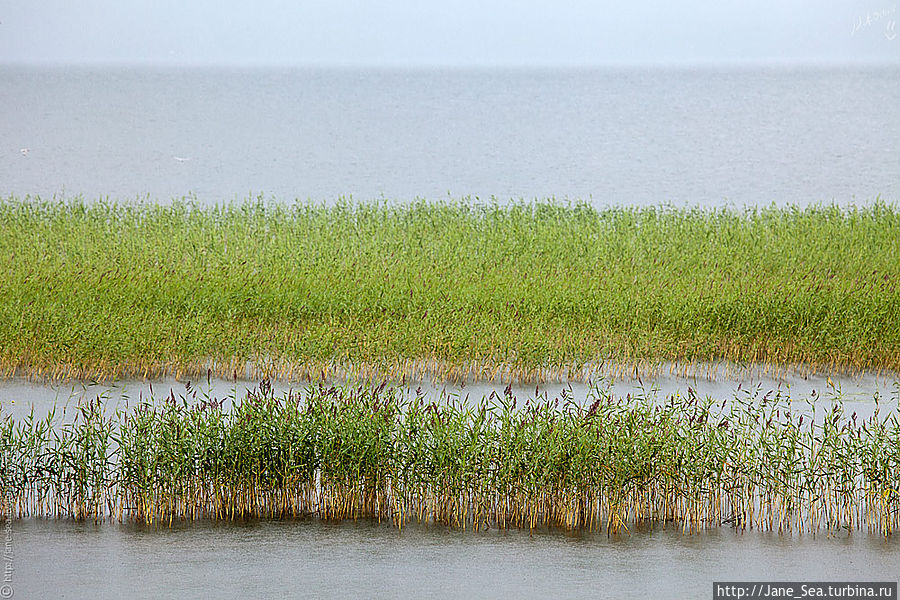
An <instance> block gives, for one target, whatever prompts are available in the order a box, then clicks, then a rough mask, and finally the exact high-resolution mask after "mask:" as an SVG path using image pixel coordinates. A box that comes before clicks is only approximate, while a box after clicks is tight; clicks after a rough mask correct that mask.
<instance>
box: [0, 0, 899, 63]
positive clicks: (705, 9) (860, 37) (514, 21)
mask: <svg viewBox="0 0 900 600" xmlns="http://www.w3.org/2000/svg"><path fill="white" fill-rule="evenodd" d="M898 1H900V0H871V1H861V0H746V1H735V0H708V1H707V0H680V1H678V2H671V1H669V2H648V1H646V0H626V1H622V0H616V1H614V2H598V1H594V2H591V1H574V0H556V1H541V2H539V1H535V0H518V1H515V2H511V1H509V2H500V1H497V0H459V1H441V2H437V1H428V0H396V1H385V0H290V1H279V0H259V1H256V2H234V1H231V0H212V1H210V0H195V1H190V0H188V1H184V0H179V1H174V0H158V1H141V2H132V1H126V2H123V1H122V0H115V1H110V0H78V1H77V2H73V1H72V0H0V62H5V63H69V64H73V63H74V64H105V63H126V64H151V65H199V66H205V65H222V66H229V65H232V66H265V65H268V66H285V65H300V66H312V65H315V66H388V67H395V66H399V67H403V66H412V67H416V66H488V67H489V66H589V65H608V64H706V63H760V62H763V63H766V62H779V63H894V64H897V63H900V27H897V26H896V25H895V21H896V20H898V18H900V13H898V11H897V4H898Z"/></svg>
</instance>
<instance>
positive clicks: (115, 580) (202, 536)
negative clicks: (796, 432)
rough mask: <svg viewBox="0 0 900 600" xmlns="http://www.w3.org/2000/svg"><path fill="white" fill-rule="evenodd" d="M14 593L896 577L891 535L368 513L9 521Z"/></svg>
mask: <svg viewBox="0 0 900 600" xmlns="http://www.w3.org/2000/svg"><path fill="white" fill-rule="evenodd" d="M11 540H12V548H13V551H14V554H15V556H14V559H13V560H14V563H13V566H14V569H15V572H14V576H13V581H12V586H13V589H14V591H15V598H22V599H25V598H96V599H105V598H110V599H118V598H154V599H160V598H541V599H545V598H641V599H644V598H666V599H668V598H711V597H712V582H713V581H722V580H731V581H736V580H751V581H752V580H782V581H784V580H793V581H797V580H820V581H822V580H824V581H835V580H844V581H865V580H879V581H896V580H897V579H898V577H900V561H898V560H897V556H898V554H900V538H897V537H896V536H895V537H894V538H883V537H880V536H876V535H867V534H865V533H861V532H853V533H852V534H847V533H842V534H838V535H836V536H828V535H819V536H810V535H804V536H800V535H795V536H780V535H777V534H770V533H760V532H747V533H744V534H741V533H739V532H735V531H733V530H731V529H728V528H721V529H716V530H712V531H708V532H705V533H701V534H695V535H683V534H682V533H681V532H680V531H678V530H675V529H671V528H670V529H660V528H657V529H655V530H653V531H652V532H651V531H649V530H642V531H632V532H630V533H628V534H624V535H619V536H616V537H611V538H607V537H606V535H603V534H591V533H584V532H582V533H567V532H564V531H559V530H555V531H537V532H535V533H533V534H529V532H527V531H518V530H516V531H503V532H498V531H496V530H491V531H487V532H477V533H476V532H472V531H459V530H447V529H446V528H443V527H433V526H430V527H426V526H408V527H404V528H403V530H402V531H398V530H397V529H396V528H394V527H392V526H391V525H389V524H379V523H375V522H371V521H365V522H342V523H328V522H321V521H316V520H295V521H257V522H251V523H243V524H241V523H212V522H196V523H175V524H174V525H173V526H172V527H171V528H170V527H166V526H163V527H160V528H154V527H147V526H139V525H120V524H109V523H106V524H100V525H95V524H93V523H76V522H72V521H42V520H23V521H15V522H14V523H13V528H12V536H11Z"/></svg>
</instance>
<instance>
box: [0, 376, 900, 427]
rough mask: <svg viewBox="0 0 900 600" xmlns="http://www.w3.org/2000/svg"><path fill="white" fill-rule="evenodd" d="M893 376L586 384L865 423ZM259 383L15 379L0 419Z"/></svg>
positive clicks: (473, 385) (470, 393)
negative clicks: (752, 403)
mask: <svg viewBox="0 0 900 600" xmlns="http://www.w3.org/2000/svg"><path fill="white" fill-rule="evenodd" d="M897 379H898V376H894V377H883V376H875V375H870V374H863V375H859V376H855V377H837V376H835V377H834V378H829V377H828V376H826V375H816V376H806V377H800V376H789V377H780V378H774V377H766V376H758V377H755V378H748V379H746V380H743V381H737V380H734V379H726V378H713V377H680V376H674V375H673V376H660V377H657V378H655V379H652V380H647V381H643V380H639V379H620V380H615V381H599V382H595V383H594V384H592V385H593V386H597V387H600V388H601V389H606V388H607V387H608V388H609V389H610V391H612V393H613V394H615V395H616V396H617V397H625V396H626V395H627V394H631V395H632V396H636V395H637V396H641V397H644V396H646V397H651V398H656V399H657V400H660V401H661V400H664V399H665V398H667V397H669V396H671V395H673V394H682V395H685V394H687V393H688V391H689V389H690V390H693V391H694V392H695V393H696V394H697V396H699V397H701V398H704V397H707V396H709V397H711V398H713V399H715V400H717V401H722V400H726V401H731V400H733V399H734V398H735V397H738V396H740V397H746V396H747V394H753V393H758V394H759V395H764V394H766V393H773V394H774V393H780V394H781V395H782V397H783V398H790V399H791V408H792V410H795V411H797V412H798V413H800V414H802V413H804V412H806V410H807V409H808V407H809V402H808V401H809V400H810V399H813V398H815V399H816V403H817V405H818V406H820V407H822V408H825V407H829V406H831V404H832V402H833V401H834V399H835V398H837V397H838V396H839V397H840V398H841V400H842V401H843V405H844V409H845V412H846V414H847V415H850V414H852V413H853V412H856V413H858V416H859V417H861V418H865V417H868V416H870V415H871V414H872V412H873V410H874V409H875V407H876V404H875V397H876V395H877V396H878V397H879V399H880V400H881V401H882V402H887V403H889V405H888V406H889V407H894V406H896V404H897V402H898V398H900V381H898V380H897ZM258 383H259V382H256V381H249V380H240V379H239V380H236V381H229V380H224V379H210V380H207V379H202V380H200V381H197V380H192V381H188V380H182V381H179V380H176V379H174V378H169V379H163V380H159V381H153V382H148V381H137V380H125V381H117V382H108V383H92V382H60V383H37V382H32V381H28V380H25V379H22V378H17V379H8V380H0V407H2V411H3V414H5V415H11V416H12V417H13V418H14V419H20V418H22V417H23V416H26V415H28V414H29V412H31V411H32V410H33V411H34V415H35V416H36V417H43V416H45V415H46V414H47V413H48V411H49V410H51V409H52V408H53V407H54V406H56V407H60V408H61V407H67V406H72V407H74V406H77V405H78V403H79V401H82V400H91V399H93V398H96V397H98V396H102V397H103V398H104V405H105V406H106V407H107V409H109V410H115V409H116V408H122V409H124V408H127V407H128V406H134V405H135V404H137V403H138V401H139V400H141V399H144V400H146V399H155V400H161V399H164V398H168V397H170V395H172V394H174V395H175V397H176V398H181V397H182V396H184V397H186V398H187V399H188V400H189V401H191V400H192V399H196V400H202V399H203V398H204V397H210V398H217V399H225V398H230V399H234V398H241V397H243V396H244V395H246V393H247V392H248V391H249V390H252V389H254V388H255V387H256V386H257V385H258ZM345 383H346V382H342V381H329V382H327V384H328V385H331V384H335V385H342V384H345ZM309 385H311V384H310V383H302V382H300V383H298V382H293V383H291V382H283V381H281V382H279V381H276V382H273V383H272V388H273V391H274V394H275V396H276V397H281V396H283V395H284V394H285V393H287V392H290V391H291V390H293V391H299V390H303V389H304V388H306V387H308V386H309ZM592 385H591V384H583V383H573V384H559V383H555V384H550V383H548V384H542V385H539V386H535V385H534V384H530V385H512V386H511V389H512V392H513V393H514V394H515V396H516V397H517V398H519V399H520V401H525V400H526V399H529V398H530V399H534V398H535V397H537V396H540V397H546V398H547V399H550V400H552V399H554V398H558V397H561V396H562V395H563V394H564V393H565V394H566V395H567V396H568V397H569V398H571V399H572V400H573V401H575V402H578V403H581V404H584V403H586V402H587V401H588V400H587V399H588V397H589V396H590V395H591V393H592V389H593V388H592ZM505 387H506V386H505V384H501V383H491V382H470V383H467V384H464V385H461V386H456V385H450V384H446V385H445V384H440V383H436V382H427V381H420V382H414V383H411V384H409V385H406V386H403V388H402V389H404V390H405V392H406V393H407V394H409V395H415V392H416V390H417V389H421V390H422V391H423V392H424V393H425V394H426V396H427V397H429V398H431V399H436V400H437V399H441V398H445V399H446V398H452V397H456V398H459V399H462V400H465V399H468V401H470V402H478V401H479V400H481V399H482V398H485V397H488V396H490V395H491V393H492V392H493V393H497V394H499V395H502V394H503V390H504V388H505Z"/></svg>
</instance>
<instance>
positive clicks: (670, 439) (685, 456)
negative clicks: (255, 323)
mask: <svg viewBox="0 0 900 600" xmlns="http://www.w3.org/2000/svg"><path fill="white" fill-rule="evenodd" d="M898 410H900V409H898V408H893V409H891V410H889V411H888V412H887V413H882V412H881V411H880V410H876V411H875V413H874V414H873V415H872V416H871V417H870V418H867V419H865V420H861V419H857V417H856V415H855V414H854V415H851V416H849V417H848V416H846V415H845V414H844V413H843V405H842V403H841V401H840V398H836V399H835V401H834V403H833V405H832V406H831V407H830V408H828V410H827V411H826V414H824V415H822V414H819V415H810V414H809V413H808V412H807V413H806V414H803V415H801V414H799V413H798V412H797V411H796V410H792V408H791V403H790V402H788V401H787V400H786V399H785V398H782V397H780V396H778V395H777V394H776V395H771V394H767V395H762V394H760V393H759V392H758V391H757V392H755V393H753V394H747V395H742V396H738V397H736V398H734V399H733V400H732V401H730V402H724V401H723V402H716V403H713V401H712V400H711V399H700V398H697V397H696V396H695V395H694V394H693V393H689V394H688V396H687V397H682V396H680V395H676V396H672V397H669V398H667V399H664V400H662V401H659V400H657V399H656V398H655V397H653V396H650V397H643V396H639V397H626V398H616V397H614V396H612V395H611V394H610V393H608V392H606V391H603V390H600V389H596V390H595V391H594V392H593V397H592V398H590V399H589V403H588V404H586V405H580V404H576V403H574V402H571V401H570V400H569V399H568V398H567V397H566V396H565V395H564V396H563V397H562V398H560V399H557V400H554V401H550V400H547V398H546V397H537V398H534V399H529V400H527V401H525V402H524V403H521V404H520V403H519V400H518V399H517V398H515V397H514V396H513V395H512V393H511V392H510V391H509V390H508V389H507V392H506V393H505V394H504V395H503V396H499V395H496V394H492V396H491V397H489V398H485V399H482V400H481V401H480V402H477V403H471V404H470V403H467V402H462V401H459V400H454V399H452V398H451V399H450V400H449V401H447V402H433V401H429V400H427V399H426V398H424V397H423V396H421V395H416V396H413V397H410V396H407V395H403V394H402V393H401V392H400V391H399V390H398V389H396V388H391V387H386V386H385V385H381V386H378V387H371V386H359V387H343V388H341V387H325V386H321V385H320V386H319V387H311V388H309V389H308V390H306V392H305V393H302V394H288V395H285V396H283V397H280V398H279V397H275V395H274V394H273V393H272V392H271V388H270V387H269V386H266V385H263V386H262V387H261V388H260V389H258V390H256V391H255V392H252V393H249V394H248V395H247V396H246V397H244V398H242V399H240V400H236V401H233V402H220V401H218V400H215V399H210V398H204V399H201V400H196V396H195V399H194V400H189V399H186V398H183V397H182V398H176V397H175V396H174V395H172V396H170V397H169V398H166V399H165V400H163V401H142V402H140V403H139V404H138V405H137V406H135V407H132V408H130V409H127V410H120V411H118V412H116V413H110V412H108V411H107V412H104V409H103V405H102V403H101V402H100V401H99V400H94V401H91V402H87V403H85V404H82V405H80V406H79V407H78V409H77V415H76V417H75V418H74V419H62V418H60V417H59V415H56V414H51V415H49V416H48V417H47V418H46V419H34V418H32V417H29V418H25V419H22V420H19V421H14V420H13V419H12V418H11V417H9V416H6V417H4V418H3V420H2V422H0V450H2V453H0V460H2V462H0V483H2V497H3V498H4V499H9V500H11V503H12V504H11V506H4V512H5V513H6V514H14V515H36V516H48V517H74V518H77V519H90V518H93V519H105V518H113V519H119V520H125V519H134V520H138V521H143V522H148V523H171V521H172V520H173V519H197V518H214V519H243V518H252V517H289V516H296V515H316V516H318V517H320V518H323V519H357V518H377V519H384V520H392V521H393V522H394V523H396V524H397V526H400V527H402V526H403V524H404V523H409V522H411V521H419V522H425V523H439V524H444V525H448V526H453V527H463V528H466V527H472V528H475V529H482V528H488V527H500V528H513V527H518V528H536V527H547V526H553V527H565V528H578V529H590V530H596V531H606V532H609V533H614V532H621V531H625V530H628V529H630V528H631V527H633V526H634V524H635V523H637V524H650V525H651V526H653V525H654V524H674V525H675V526H677V527H680V528H682V529H683V530H684V531H685V532H693V531H697V530H700V529H702V528H707V527H716V526H719V525H722V524H726V525H730V526H733V527H737V528H740V529H746V528H758V529H764V530H771V531H778V532H805V531H817V530H837V529H842V528H846V529H850V530H856V529H863V530H869V531H874V532H879V533H881V534H885V535H887V534H890V533H892V532H893V531H894V530H895V529H896V528H897V527H898V526H900V422H898Z"/></svg>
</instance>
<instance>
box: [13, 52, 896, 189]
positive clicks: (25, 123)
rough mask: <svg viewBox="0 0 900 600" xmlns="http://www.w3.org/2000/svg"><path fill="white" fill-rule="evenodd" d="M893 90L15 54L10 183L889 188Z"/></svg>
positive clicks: (695, 77) (880, 84)
mask: <svg viewBox="0 0 900 600" xmlns="http://www.w3.org/2000/svg"><path fill="white" fill-rule="evenodd" d="M898 95H900V68H897V67H884V68H819V69H812V68H806V69H802V68H787V67H772V68H763V67H759V68H749V67H748V68H732V69H726V68H706V69H594V70H495V71H491V70H481V71H478V70H470V71H466V70H431V71H427V70H351V69H344V70H341V69H334V70H315V69H305V70H303V69H299V70H297V69H295V70H224V69H219V70H216V69H204V70H199V69H195V70H158V69H157V70H154V69H149V68H144V69H128V68H42V69H36V68H30V69H24V68H18V67H10V66H5V67H0V194H2V195H9V194H16V195H25V194H40V195H42V196H49V195H53V194H64V195H65V196H69V197H71V196H74V195H77V194H83V195H84V196H85V197H86V198H89V199H92V198H97V197H99V196H109V197H110V198H112V199H126V200H127V199H134V198H135V197H138V196H141V197H149V198H151V199H153V200H161V201H167V200H169V199H171V198H173V197H181V196H183V195H185V194H188V193H193V194H195V195H196V197H197V199H198V200H199V201H200V202H204V203H212V202H221V201H226V200H233V199H235V198H238V199H243V198H246V197H248V195H250V194H251V193H252V194H264V195H265V196H267V197H275V198H276V199H279V200H293V199H295V198H300V199H313V200H317V201H319V200H324V201H331V200H334V199H335V198H337V197H338V196H341V195H352V196H353V197H354V198H355V199H357V200H371V199H376V198H380V197H382V196H384V197H386V198H388V199H392V200H409V199H413V198H415V197H425V198H429V199H436V198H446V197H447V196H448V194H449V195H450V196H452V197H455V198H458V197H462V196H466V195H472V196H479V197H481V198H487V197H490V196H492V195H493V196H496V197H498V198H499V199H500V200H506V199H509V198H524V199H532V198H544V197H549V196H555V197H557V198H569V199H583V200H588V201H590V202H592V203H594V204H595V205H599V206H604V205H613V204H615V205H622V204H624V205H659V204H663V203H672V204H675V205H691V206H719V205H724V204H729V205H737V206H742V205H757V206H758V205H769V204H771V203H776V204H779V205H783V204H800V205H806V204H810V203H818V202H831V201H832V200H834V201H837V202H839V203H848V202H857V203H863V202H867V201H870V200H872V199H874V198H875V197H876V196H877V195H879V194H880V195H881V196H882V197H883V198H885V199H888V200H891V201H895V200H897V199H898V198H900V161H898V160H897V156H900V102H898V101H897V97H898ZM22 149H27V150H28V152H27V153H25V154H23V153H22V152H21V150H22Z"/></svg>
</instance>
